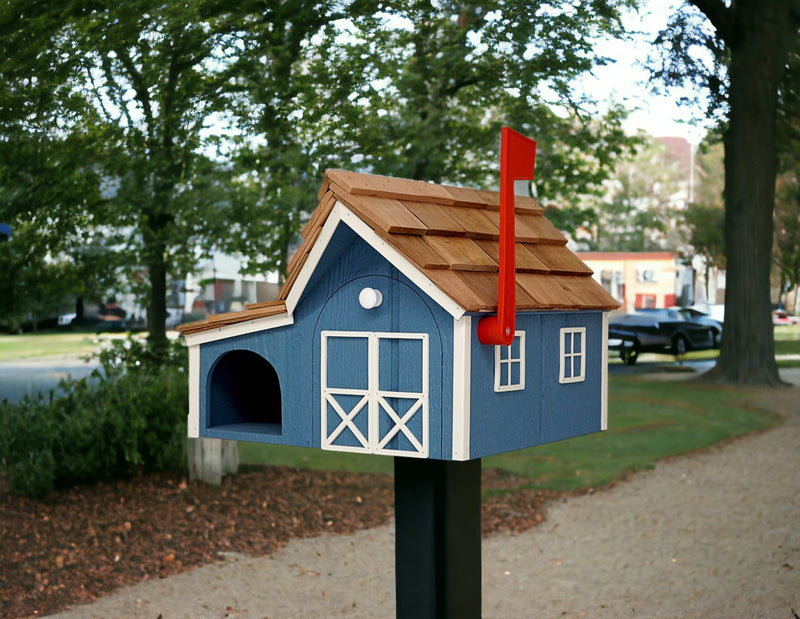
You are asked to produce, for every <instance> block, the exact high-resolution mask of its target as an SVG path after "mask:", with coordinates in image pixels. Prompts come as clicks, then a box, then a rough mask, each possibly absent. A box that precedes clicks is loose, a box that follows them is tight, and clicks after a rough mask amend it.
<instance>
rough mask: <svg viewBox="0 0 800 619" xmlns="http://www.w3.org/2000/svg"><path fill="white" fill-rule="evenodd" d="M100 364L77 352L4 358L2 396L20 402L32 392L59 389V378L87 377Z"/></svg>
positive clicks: (0, 371) (0, 378)
mask: <svg viewBox="0 0 800 619" xmlns="http://www.w3.org/2000/svg"><path fill="white" fill-rule="evenodd" d="M95 367H97V364H96V362H92V363H87V362H85V361H83V359H81V358H80V357H77V356H68V355H58V356H54V357H38V358H32V359H15V360H13V361H5V362H0V400H8V401H9V402H18V401H19V400H21V399H22V398H23V397H25V396H26V395H28V394H32V393H35V392H37V391H42V392H47V391H49V390H50V389H55V388H56V387H57V385H58V383H59V381H61V380H63V379H65V378H68V377H70V376H71V377H72V378H73V379H79V378H84V377H85V376H89V374H91V373H92V370H93V369H94V368H95Z"/></svg>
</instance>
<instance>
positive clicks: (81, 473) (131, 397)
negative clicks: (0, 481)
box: [0, 339, 188, 495]
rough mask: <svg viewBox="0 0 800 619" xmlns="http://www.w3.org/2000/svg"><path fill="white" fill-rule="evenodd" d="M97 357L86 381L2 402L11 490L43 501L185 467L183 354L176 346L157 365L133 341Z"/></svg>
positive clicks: (2, 452) (0, 424) (0, 433)
mask: <svg viewBox="0 0 800 619" xmlns="http://www.w3.org/2000/svg"><path fill="white" fill-rule="evenodd" d="M98 357H99V361H100V367H99V368H98V369H96V370H95V371H94V372H93V373H92V375H91V376H90V377H88V378H85V379H81V380H78V381H62V382H61V383H60V385H59V391H58V392H56V393H53V392H51V393H50V394H37V395H35V396H28V397H26V398H24V399H23V400H22V401H21V402H19V403H18V404H8V403H0V460H1V461H0V465H2V466H3V467H4V468H5V470H6V474H7V477H8V480H9V483H10V485H11V488H12V489H13V490H14V491H16V492H19V493H22V494H27V495H42V494H45V493H47V492H49V491H51V490H53V489H54V488H59V487H64V486H68V485H72V484H75V483H88V482H93V481H99V480H105V479H118V478H124V477H129V476H131V475H133V474H135V473H137V472H139V471H152V470H176V469H180V468H182V467H184V466H185V440H184V437H185V436H186V412H187V406H188V384H187V383H188V381H187V355H186V350H185V349H184V348H183V347H181V346H180V345H178V344H173V345H171V346H170V348H169V350H168V352H167V354H166V357H165V358H166V361H165V362H164V363H160V362H159V361H158V360H157V359H155V358H154V357H153V355H152V354H151V353H150V351H149V350H148V348H147V347H146V346H145V345H143V344H141V343H139V342H137V341H135V340H131V339H128V340H127V341H123V342H115V343H114V344H113V345H112V346H111V347H109V348H108V349H106V350H103V351H102V352H101V353H99V355H98Z"/></svg>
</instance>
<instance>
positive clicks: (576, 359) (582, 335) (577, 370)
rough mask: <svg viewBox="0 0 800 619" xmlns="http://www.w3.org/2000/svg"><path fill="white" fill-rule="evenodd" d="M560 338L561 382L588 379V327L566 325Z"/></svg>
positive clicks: (559, 380) (559, 371) (559, 377)
mask: <svg viewBox="0 0 800 619" xmlns="http://www.w3.org/2000/svg"><path fill="white" fill-rule="evenodd" d="M559 339H560V340H561V344H560V346H559V349H560V353H559V364H558V366H559V368H558V382H559V383H579V382H582V381H584V380H586V327H564V328H563V329H561V334H560V337H559Z"/></svg>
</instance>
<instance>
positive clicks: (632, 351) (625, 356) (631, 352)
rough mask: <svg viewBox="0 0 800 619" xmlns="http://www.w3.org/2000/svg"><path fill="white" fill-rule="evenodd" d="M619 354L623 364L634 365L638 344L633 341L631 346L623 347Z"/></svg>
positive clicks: (637, 355)
mask: <svg viewBox="0 0 800 619" xmlns="http://www.w3.org/2000/svg"><path fill="white" fill-rule="evenodd" d="M619 356H620V359H622V362H623V363H624V364H625V365H636V360H637V359H638V358H639V344H638V343H634V344H633V346H632V347H631V348H623V349H622V350H621V351H620V353H619Z"/></svg>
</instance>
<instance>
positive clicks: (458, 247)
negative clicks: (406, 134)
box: [179, 170, 618, 334]
mask: <svg viewBox="0 0 800 619" xmlns="http://www.w3.org/2000/svg"><path fill="white" fill-rule="evenodd" d="M318 198H319V205H318V206H317V209H316V210H315V211H314V212H313V214H312V215H311V218H310V219H309V221H308V223H307V224H306V225H305V227H304V228H303V230H302V232H301V235H302V237H303V242H302V244H301V245H300V247H299V248H298V250H297V252H296V253H295V255H294V257H293V258H292V260H291V262H290V263H289V268H288V276H287V278H286V281H285V283H284V285H283V287H282V288H281V291H280V293H279V295H278V300H277V301H272V302H269V303H256V304H252V305H248V306H247V307H246V309H245V310H243V311H240V312H230V313H227V314H217V315H213V316H210V317H209V318H208V319H207V320H204V321H200V322H196V323H189V324H185V325H181V326H180V327H179V330H180V331H181V333H184V334H189V333H196V332H199V331H204V330H206V329H212V328H215V327H220V326H224V325H228V324H235V323H239V322H244V321H247V320H253V319H256V318H262V317H266V316H271V315H277V314H282V313H285V312H286V311H287V310H286V299H287V297H288V295H289V291H290V290H291V289H292V286H293V285H294V284H295V281H296V280H297V277H298V275H299V274H300V271H301V270H302V268H303V265H304V264H305V261H306V259H307V257H308V255H309V253H310V252H311V249H312V247H313V246H314V243H315V242H316V240H317V238H318V237H319V234H320V232H321V230H322V226H323V225H324V224H325V221H326V219H327V218H328V215H330V213H331V211H332V209H333V207H334V205H335V204H336V203H337V202H341V203H342V204H343V205H345V206H346V207H347V208H348V209H350V210H351V211H352V212H353V213H354V214H355V215H356V216H358V218H359V219H361V220H362V221H363V222H364V223H365V224H367V225H368V226H369V227H370V228H372V230H374V232H375V233H376V234H377V235H378V236H379V237H380V238H381V239H383V240H384V241H386V243H388V244H389V245H390V246H391V247H393V248H394V249H395V250H397V251H398V252H399V253H400V254H402V255H403V256H404V257H405V258H406V259H408V260H409V261H410V262H411V263H412V264H413V265H414V266H415V267H416V268H417V269H418V270H419V271H420V272H421V273H422V274H424V275H425V276H426V277H427V278H428V279H430V280H431V281H432V282H433V283H434V284H436V285H437V286H438V287H439V289H440V290H441V291H442V292H443V293H444V294H445V295H447V296H448V297H450V298H451V299H452V300H453V301H455V302H456V303H457V304H458V305H459V306H461V307H462V308H463V309H464V310H466V311H468V312H491V311H496V310H497V279H498V256H499V253H500V241H499V239H500V212H499V207H500V196H499V193H496V192H489V191H481V190H477V189H468V188H463V187H448V186H444V185H434V184H431V183H426V182H424V181H412V180H405V179H398V178H390V177H386V176H375V175H371V174H358V173H356V172H348V171H345V170H329V171H328V172H327V173H326V175H325V181H324V183H323V185H322V188H321V189H320V191H319V194H318ZM515 208H516V216H515V233H516V240H517V243H516V263H517V309H518V310H564V309H567V310H575V309H584V310H588V309H593V310H610V309H616V308H617V307H618V303H617V302H616V301H615V300H614V298H613V297H611V296H610V295H609V294H608V293H607V292H606V291H605V290H603V288H602V287H601V286H600V285H599V284H598V283H597V282H595V281H594V280H593V279H592V278H591V274H592V271H591V270H590V269H589V267H587V266H586V265H585V264H584V263H583V262H582V261H581V260H580V259H579V258H578V257H577V256H575V254H573V253H572V252H571V251H570V250H569V249H567V247H566V242H567V241H566V239H565V238H564V236H563V235H562V234H561V233H560V232H559V231H558V230H557V229H556V228H555V227H554V226H553V225H552V224H551V223H550V222H549V221H548V220H547V219H546V218H545V217H544V210H543V209H542V207H541V206H540V205H539V203H538V202H536V200H534V199H532V198H526V197H521V196H516V197H515Z"/></svg>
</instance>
